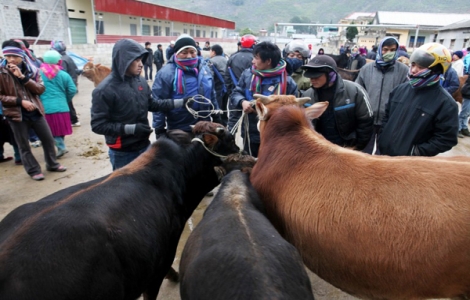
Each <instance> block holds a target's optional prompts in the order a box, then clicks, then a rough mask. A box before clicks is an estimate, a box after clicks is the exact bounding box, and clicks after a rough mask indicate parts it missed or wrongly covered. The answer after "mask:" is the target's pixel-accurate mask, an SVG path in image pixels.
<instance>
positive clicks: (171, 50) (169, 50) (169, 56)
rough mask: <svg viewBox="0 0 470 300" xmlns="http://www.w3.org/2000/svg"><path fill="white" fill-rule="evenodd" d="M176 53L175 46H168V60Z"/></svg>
mask: <svg viewBox="0 0 470 300" xmlns="http://www.w3.org/2000/svg"><path fill="white" fill-rule="evenodd" d="M174 53H175V47H170V46H168V48H166V60H167V61H169V60H170V58H171V56H172V55H173V54H174Z"/></svg>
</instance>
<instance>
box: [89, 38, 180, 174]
mask: <svg viewBox="0 0 470 300" xmlns="http://www.w3.org/2000/svg"><path fill="white" fill-rule="evenodd" d="M148 53H149V52H148V51H147V50H145V48H144V47H142V46H141V45H140V44H139V43H137V42H136V41H134V40H131V39H122V40H119V41H117V42H116V44H115V45H114V47H113V54H112V68H111V69H112V71H111V74H109V75H108V77H106V78H105V79H104V80H103V81H102V82H101V83H100V84H99V85H98V86H97V87H96V88H95V89H94V90H93V93H92V104H91V129H92V130H93V132H95V133H97V134H103V135H104V136H105V140H106V144H107V145H108V147H109V158H110V161H111V165H112V167H113V170H116V169H119V168H121V167H124V166H125V165H127V164H128V163H130V162H131V161H133V160H134V159H135V158H136V157H138V156H139V155H140V154H142V153H143V152H145V150H147V147H148V146H149V144H150V141H149V135H150V133H151V132H152V130H151V129H150V127H149V123H148V118H147V114H148V111H165V110H171V109H173V108H175V107H181V106H183V104H184V100H183V99H178V100H176V99H175V100H173V99H168V100H160V99H158V100H155V99H153V98H152V94H151V91H150V87H149V85H148V84H147V82H146V81H145V79H144V78H143V77H141V76H140V73H141V72H142V68H143V66H144V65H143V64H144V62H145V60H146V59H147V57H148ZM157 74H158V73H157Z"/></svg>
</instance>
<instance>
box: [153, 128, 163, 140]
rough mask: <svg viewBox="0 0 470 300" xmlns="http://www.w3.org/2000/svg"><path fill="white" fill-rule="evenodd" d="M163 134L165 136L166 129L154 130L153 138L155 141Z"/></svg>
mask: <svg viewBox="0 0 470 300" xmlns="http://www.w3.org/2000/svg"><path fill="white" fill-rule="evenodd" d="M165 134H166V129H165V128H160V129H156V128H155V137H156V138H157V140H158V139H159V138H160V137H161V136H163V135H165Z"/></svg>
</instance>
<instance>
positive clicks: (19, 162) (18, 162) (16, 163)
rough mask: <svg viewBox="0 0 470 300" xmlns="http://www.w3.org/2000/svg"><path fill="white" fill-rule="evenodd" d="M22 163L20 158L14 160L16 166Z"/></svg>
mask: <svg viewBox="0 0 470 300" xmlns="http://www.w3.org/2000/svg"><path fill="white" fill-rule="evenodd" d="M22 164H23V162H22V161H21V159H20V160H15V165H17V166H21V165H22Z"/></svg>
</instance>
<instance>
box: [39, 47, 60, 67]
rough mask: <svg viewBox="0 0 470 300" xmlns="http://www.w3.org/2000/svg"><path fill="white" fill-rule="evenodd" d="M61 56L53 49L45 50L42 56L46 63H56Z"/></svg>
mask: <svg viewBox="0 0 470 300" xmlns="http://www.w3.org/2000/svg"><path fill="white" fill-rule="evenodd" d="M61 58H62V56H61V55H60V53H59V52H57V51H55V50H49V51H46V53H44V55H43V57H42V59H43V60H44V62H45V63H46V64H57V63H58V62H59V60H61Z"/></svg>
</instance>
